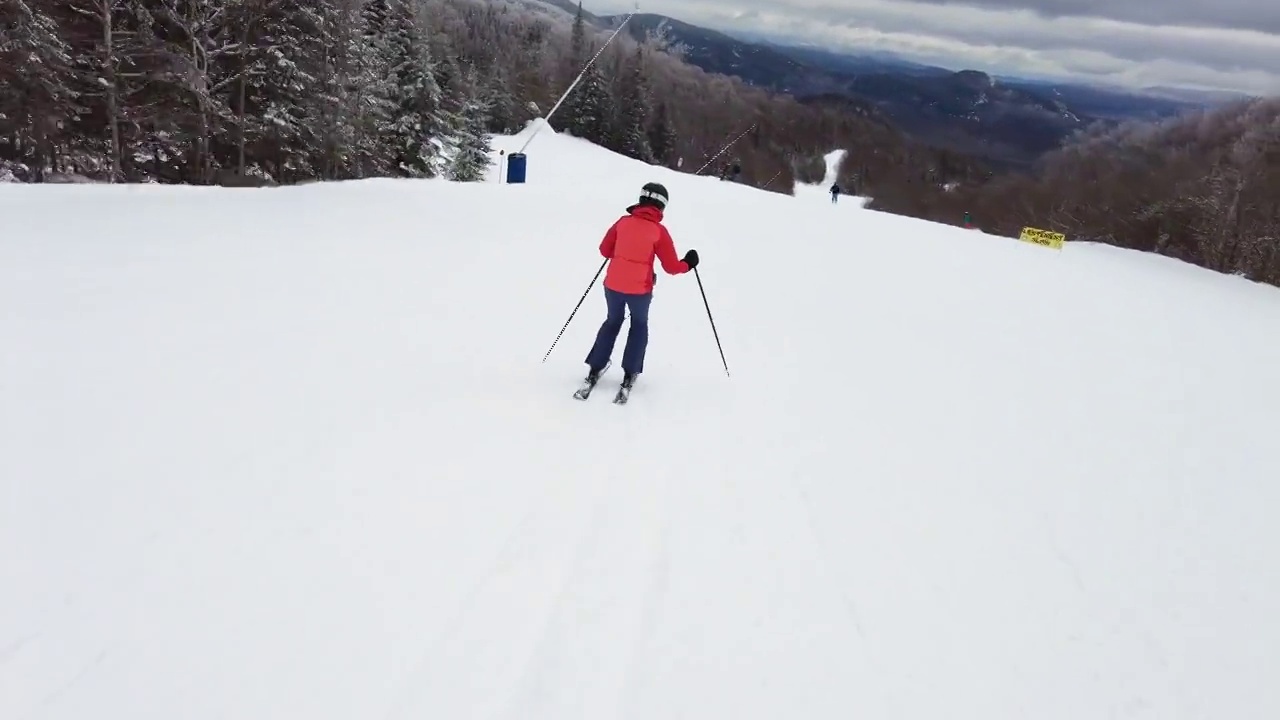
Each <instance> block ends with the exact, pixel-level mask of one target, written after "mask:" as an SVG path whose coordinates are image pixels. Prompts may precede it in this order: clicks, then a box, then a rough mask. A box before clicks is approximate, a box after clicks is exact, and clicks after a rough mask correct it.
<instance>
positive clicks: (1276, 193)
mask: <svg viewBox="0 0 1280 720" xmlns="http://www.w3.org/2000/svg"><path fill="white" fill-rule="evenodd" d="M872 206H873V207H876V208H878V209H883V210H886V211H888V212H895V213H902V214H906V215H912V216H916V217H921V218H928V219H932V220H937V221H940V222H947V223H951V224H960V222H961V221H962V218H963V217H964V213H966V212H968V213H970V214H971V216H972V219H973V223H974V224H975V225H976V226H977V227H979V228H982V229H983V230H986V231H988V232H992V233H995V234H1000V235H1007V236H1013V237H1016V236H1017V235H1018V233H1019V231H1020V230H1021V229H1022V228H1023V227H1025V226H1032V227H1038V228H1042V229H1047V230H1055V231H1058V232H1062V233H1064V234H1066V235H1067V237H1068V240H1069V241H1070V240H1075V241H1090V242H1100V243H1106V244H1109V245H1117V246H1120V247H1125V248H1131V249H1135V250H1142V251H1147V252H1155V253H1159V254H1161V255H1168V256H1171V257H1175V258H1178V259H1181V260H1184V261H1186V262H1190V263H1194V264H1196V265H1201V266H1203V267H1207V268H1210V269H1212V270H1217V271H1220V272H1224V273H1230V274H1237V275H1242V276H1244V277H1247V278H1250V279H1252V280H1256V281H1259V282H1265V283H1269V284H1272V285H1280V98H1270V99H1257V100H1249V101H1243V102H1238V103H1235V104H1232V105H1230V106H1227V107H1222V108H1218V109H1216V110H1212V111H1198V112H1195V113H1192V114H1188V115H1185V116H1182V117H1178V118H1173V119H1169V120H1165V121H1162V122H1158V123H1143V122H1130V123H1126V124H1123V125H1120V126H1118V127H1112V128H1101V127H1099V128H1095V129H1093V130H1091V131H1086V132H1084V133H1082V134H1081V135H1080V136H1078V137H1076V138H1075V139H1073V140H1072V141H1071V142H1069V143H1068V144H1067V145H1066V146H1065V147H1063V148H1062V149H1060V150H1058V151H1055V152H1053V153H1050V154H1049V155H1048V156H1046V157H1045V158H1044V159H1042V160H1041V161H1040V163H1039V164H1038V166H1037V168H1036V169H1035V172H1033V173H1011V174H1008V175H1002V176H999V177H995V178H993V179H991V180H990V181H987V182H979V183H964V184H959V185H956V186H953V187H931V188H929V189H928V190H927V191H926V192H913V193H897V194H891V195H881V196H877V197H876V198H875V200H874V202H873V203H872Z"/></svg>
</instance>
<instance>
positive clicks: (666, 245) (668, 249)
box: [654, 227, 689, 275]
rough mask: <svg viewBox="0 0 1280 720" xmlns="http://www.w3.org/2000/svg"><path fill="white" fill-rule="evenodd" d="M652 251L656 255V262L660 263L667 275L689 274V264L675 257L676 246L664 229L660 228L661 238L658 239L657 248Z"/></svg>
mask: <svg viewBox="0 0 1280 720" xmlns="http://www.w3.org/2000/svg"><path fill="white" fill-rule="evenodd" d="M654 249H655V250H656V251H657V253H658V260H659V261H661V262H662V269H663V270H665V271H666V272H667V274H668V275H679V274H680V273H687V272H689V264H688V263H686V262H685V261H683V260H681V259H680V258H679V257H678V256H677V255H676V244H675V242H674V241H672V239H671V233H669V232H667V229H666V228H665V227H664V228H662V236H661V237H659V238H658V246H657V247H656V248H654Z"/></svg>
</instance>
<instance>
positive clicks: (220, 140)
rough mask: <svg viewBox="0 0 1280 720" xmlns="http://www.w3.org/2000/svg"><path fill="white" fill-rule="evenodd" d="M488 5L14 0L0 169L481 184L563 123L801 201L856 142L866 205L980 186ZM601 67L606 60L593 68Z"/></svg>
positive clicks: (736, 87) (842, 125)
mask: <svg viewBox="0 0 1280 720" xmlns="http://www.w3.org/2000/svg"><path fill="white" fill-rule="evenodd" d="M558 12H559V11H555V12H550V11H547V12H538V11H537V10H535V9H533V8H532V7H530V6H528V5H527V4H523V3H519V2H507V1H502V0H498V1H488V0H62V1H59V2H55V1H54V0H4V2H3V3H2V4H0V175H3V174H7V175H9V176H11V177H13V178H16V179H19V180H25V181H36V182H38V181H46V180H50V179H55V178H57V177H66V176H81V177H85V178H89V179H91V180H105V181H122V182H167V183H195V184H208V183H224V184H227V183H247V184H255V183H266V182H270V183H297V182H305V181H311V180H339V179H350V178H365V177H385V176H391V177H448V178H451V179H455V180H476V179H479V178H480V177H482V176H483V173H484V170H485V168H486V167H487V166H488V155H487V154H488V151H489V144H488V142H489V141H488V139H487V135H488V134H489V133H504V134H509V133H513V132H517V131H519V130H521V129H523V128H524V127H525V126H526V124H527V123H528V122H529V121H530V120H532V119H534V118H536V117H539V116H541V115H544V114H545V113H547V112H548V111H549V110H550V109H551V108H552V107H553V106H554V104H555V103H556V101H557V100H558V99H559V98H560V96H561V95H562V94H563V93H564V91H565V90H566V89H567V88H568V87H569V86H570V84H571V83H572V82H573V80H574V78H576V77H577V75H578V73H579V72H580V71H581V70H582V68H583V67H584V66H585V65H586V63H587V61H588V60H589V59H591V58H596V59H595V62H594V63H593V64H592V65H591V68H590V69H589V70H588V72H587V73H586V75H585V76H584V77H583V78H582V80H581V82H580V83H579V84H578V86H577V87H575V88H574V91H573V93H572V94H570V95H569V97H568V99H567V100H566V101H565V103H564V105H563V106H562V107H561V108H560V109H559V110H558V111H557V112H556V114H555V115H554V116H553V117H552V120H551V122H552V125H553V127H555V128H556V129H557V130H567V131H569V132H571V133H573V134H574V135H576V136H579V137H583V138H585V139H587V140H590V141H592V142H595V143H597V144H600V145H602V146H604V147H607V148H609V149H611V150H614V151H616V152H620V153H623V154H626V155H628V156H631V157H635V158H637V159H640V160H643V161H646V162H650V163H654V164H659V165H664V166H667V167H671V168H678V169H682V170H684V171H687V172H693V171H697V170H699V169H700V168H701V167H702V166H703V165H704V164H706V163H707V162H708V161H709V160H711V159H712V158H713V157H714V156H715V155H716V154H717V153H718V152H720V151H721V149H723V148H724V146H725V145H726V144H727V143H729V142H730V141H731V140H733V139H735V138H739V137H740V139H739V140H737V142H736V143H734V145H733V147H732V148H730V149H729V151H728V152H726V153H725V154H724V155H723V156H721V157H720V158H718V159H716V162H715V164H714V165H713V166H712V167H711V168H708V170H707V172H708V173H712V172H715V171H716V170H717V169H718V166H719V165H720V164H721V163H724V164H728V163H734V164H737V165H738V166H739V167H740V168H741V169H742V173H741V175H740V176H739V177H738V180H739V181H740V182H744V183H747V184H751V185H753V186H756V187H760V188H765V189H768V190H772V191H776V192H790V191H791V188H792V187H793V184H794V182H795V181H796V180H797V179H801V180H807V181H816V180H819V179H821V174H822V163H821V160H820V158H821V156H822V155H823V154H825V153H826V152H829V151H830V150H832V149H835V148H846V149H848V150H850V151H851V153H852V154H854V155H855V156H857V157H858V158H859V164H858V167H857V170H856V175H857V177H856V179H855V178H850V181H851V182H856V183H858V184H859V186H860V187H861V188H862V189H864V190H867V191H870V190H872V189H880V188H884V189H886V192H887V189H888V188H891V187H895V186H898V185H903V186H915V185H917V184H919V183H923V182H929V181H942V180H956V179H963V178H972V177H975V176H977V175H980V174H981V171H980V168H979V166H978V165H977V164H976V163H973V162H971V161H968V160H966V159H963V158H961V157H960V156H957V155H955V154H953V153H947V152H943V151H937V150H933V149H931V148H928V147H926V146H924V145H922V144H920V143H916V142H913V141H911V140H909V139H908V138H907V137H905V136H904V135H903V134H902V133H900V132H898V131H897V130H896V129H895V128H894V127H893V126H892V125H891V124H890V123H888V122H887V121H885V120H884V119H883V118H880V117H878V116H877V115H876V114H875V113H874V111H872V110H870V109H868V108H866V107H861V106H852V105H849V104H848V103H847V102H846V101H840V100H832V101H830V102H822V101H818V102H806V103H801V102H798V101H796V100H794V99H792V98H789V97H783V96H775V95H771V94H769V93H767V92H765V91H762V90H759V89H756V88H752V87H750V86H747V85H746V84H744V83H742V82H741V81H738V80H736V79H731V78H727V77H724V76H719V75H711V74H708V73H706V72H703V71H702V70H700V69H698V68H695V67H693V66H692V65H690V64H688V63H685V62H684V61H683V60H682V59H681V54H682V48H680V47H679V46H678V45H676V44H674V43H672V42H670V41H669V39H667V38H666V37H665V36H663V35H662V34H661V33H649V34H647V35H646V36H644V37H641V38H633V37H631V36H630V35H628V34H625V33H623V34H619V35H618V36H617V37H616V38H615V40H614V41H613V42H612V43H610V44H609V46H608V48H607V49H606V50H605V51H604V52H599V51H600V50H601V48H602V47H603V46H604V41H605V39H606V38H607V35H605V34H604V33H603V32H602V31H600V30H599V29H597V28H593V27H589V26H586V25H585V24H584V23H583V22H582V21H581V15H580V16H579V19H578V21H577V22H574V21H573V19H572V18H571V17H569V16H566V15H563V14H557V13H558ZM597 54H598V57H597Z"/></svg>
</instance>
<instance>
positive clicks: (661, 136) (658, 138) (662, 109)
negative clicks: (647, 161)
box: [648, 103, 676, 167]
mask: <svg viewBox="0 0 1280 720" xmlns="http://www.w3.org/2000/svg"><path fill="white" fill-rule="evenodd" d="M648 134H649V149H650V150H651V151H652V153H653V158H654V160H656V161H657V162H658V163H660V164H662V165H666V166H668V167H670V166H671V162H672V160H673V159H674V157H673V156H674V155H675V151H676V132H675V129H674V128H673V127H672V123H671V117H670V115H669V113H668V111H667V105H666V103H661V104H659V105H658V109H657V112H655V113H654V115H653V122H652V124H650V125H649V133H648Z"/></svg>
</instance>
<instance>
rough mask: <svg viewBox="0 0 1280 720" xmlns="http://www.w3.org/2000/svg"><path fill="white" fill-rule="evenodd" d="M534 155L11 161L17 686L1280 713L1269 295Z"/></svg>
mask: <svg viewBox="0 0 1280 720" xmlns="http://www.w3.org/2000/svg"><path fill="white" fill-rule="evenodd" d="M498 143H499V147H502V148H505V149H507V150H508V151H511V150H514V149H516V148H518V147H519V146H520V145H521V144H522V139H521V138H505V139H499V141H498ZM529 153H530V168H529V183H528V184H526V185H523V186H507V185H502V184H498V183H496V182H491V183H488V184H483V185H469V186H468V185H454V184H448V183H444V182H392V181H370V182H359V183H342V184H331V185H311V186H307V187H298V188H281V189H274V190H214V189H195V188H168V187H125V188H121V187H80V186H74V187H72V186H61V187H27V186H10V187H5V188H3V189H0V216H3V217H4V218H5V231H4V232H3V233H0V583H2V584H0V717H2V718H5V720H27V719H28V718H33V719H34V718H40V719H42V720H44V719H49V720H64V719H65V720H85V719H86V718H95V720H126V719H127V720H152V719H154V720H173V719H174V718H183V720H203V719H205V718H210V719H211V718H237V719H240V718H245V719H247V718H285V717H288V718H308V720H321V719H328V718H333V719H343V720H346V719H349V718H362V719H365V720H367V719H371V718H379V719H381V718H395V719H399V718H425V717H430V718H441V719H442V720H443V719H445V718H447V719H449V720H462V719H465V718H504V719H505V718H511V719H513V720H514V719H516V718H520V719H540V718H557V719H558V720H564V719H567V718H584V719H586V718H591V719H593V720H597V719H603V718H665V719H674V718H698V719H705V718H739V719H756V718H761V719H763V718H769V719H774V718H782V717H786V718H841V719H843V718H887V719H889V718H891V719H894V720H916V719H919V720H937V719H939V718H948V719H949V720H970V719H972V720H1005V719H1012V718H1019V719H1022V718H1035V719H1036V720H1057V719H1061V720H1082V719H1084V718H1089V719H1093V718H1111V717H1116V718H1152V719H1159V720H1182V719H1189V718H1206V719H1210V718H1211V719H1213V720H1221V719H1223V718H1231V719H1232V720H1251V719H1255V718H1256V719H1259V720H1261V719H1263V718H1275V717H1280V683H1277V682H1276V678H1278V677H1280V623H1276V622H1275V619H1274V615H1275V609H1276V608H1277V607H1280V530H1277V529H1276V524H1275V521H1274V512H1275V508H1276V507H1277V505H1278V504H1280V484H1278V483H1277V482H1276V465H1275V453H1274V448H1275V430H1276V428H1277V427H1280V384H1277V383H1276V382H1275V368H1276V367H1277V366H1280V339H1277V335H1276V332H1275V328H1276V327H1277V326H1278V324H1280V292H1277V291H1276V290H1275V289H1274V288H1268V287H1261V286H1257V285H1253V284H1250V283H1248V282H1245V281H1242V280H1239V279H1236V278H1229V277H1223V276H1219V275H1214V274H1211V273H1208V272H1206V271H1202V270H1199V269H1196V268H1193V267H1190V266H1186V265H1182V264H1179V263H1176V262H1173V261H1170V260H1166V259H1161V258H1155V257H1150V256H1144V255H1139V254H1136V253H1131V252H1126V251H1122V250H1118V249H1114V248H1109V247H1100V246H1091V245H1070V246H1068V247H1067V248H1066V249H1065V250H1064V251H1062V252H1055V251H1051V250H1046V249H1043V248H1040V247H1036V246H1032V245H1028V244H1023V243H1019V242H1017V241H1016V240H1009V239H1001V238H993V237H990V236H984V235H981V234H979V233H974V232H972V231H965V230H962V229H958V228H950V227H945V226H940V225H933V224H928V223H923V222H919V221H915V220H911V219H907V218H901V217H895V216H890V215H885V214H881V213H876V212H872V211H868V210H864V209H862V208H859V207H858V206H857V204H856V203H848V204H845V203H841V204H840V205H838V206H835V207H833V206H831V204H830V203H829V200H828V198H827V197H826V196H825V194H816V193H815V194H813V195H811V196H803V195H802V196H801V197H797V198H793V197H788V196H782V195H775V194H765V193H760V192H758V191H754V190H751V189H749V188H746V187H743V186H740V185H737V184H733V183H725V182H720V181H718V180H716V179H713V178H695V177H689V176H687V175H677V174H674V173H669V172H666V171H663V170H660V169H655V168H651V167H647V166H643V165H640V164H636V163H634V162H631V161H629V160H626V159H623V158H620V157H618V156H615V155H612V154H609V153H607V152H604V151H602V150H599V149H597V148H594V147H592V146H590V145H588V144H586V143H584V142H582V141H578V140H574V139H571V138H565V137H560V136H556V135H555V134H553V133H551V132H550V131H544V132H543V133H542V134H541V135H539V137H538V138H537V139H536V140H535V141H534V143H533V145H532V146H531V147H530V149H529ZM495 172H496V170H495ZM649 180H658V181H661V182H663V183H665V184H666V185H667V187H668V188H669V189H670V191H671V193H672V202H671V207H670V209H669V213H668V221H669V226H670V228H671V230H672V233H673V234H674V236H675V238H676V243H677V246H678V248H679V250H680V251H681V252H683V251H684V250H685V249H687V248H689V247H696V248H697V249H698V250H699V251H700V253H701V255H702V257H703V265H702V267H701V268H700V272H701V276H702V280H703V283H704V285H705V289H706V293H707V298H708V300H709V301H710V303H711V309H712V311H713V312H714V313H715V321H716V325H717V327H718V329H719V331H720V336H721V338H722V339H723V341H724V346H725V352H726V355H727V358H728V363H729V368H730V370H731V371H732V378H726V377H725V373H724V370H723V368H722V367H721V364H720V357H719V354H718V353H717V351H716V347H715V343H714V341H713V339H712V334H711V329H710V325H709V323H708V321H707V316H706V313H705V311H704V309H703V305H702V299H701V295H700V294H699V291H698V286H697V283H696V282H695V280H694V278H693V277H692V276H681V277H670V276H666V275H660V276H659V283H658V286H657V292H656V296H655V300H654V305H653V309H652V319H651V323H652V344H651V348H650V355H649V360H648V368H647V372H646V373H645V375H644V376H643V377H642V378H641V380H640V383H639V384H638V386H637V389H636V391H635V393H634V394H633V395H632V398H631V403H630V404H629V405H627V406H625V407H616V406H614V405H611V404H610V403H609V401H608V398H609V395H610V394H611V391H612V389H613V387H614V386H615V384H616V381H617V379H618V377H619V376H620V373H619V372H618V371H617V366H616V365H615V368H614V370H613V371H611V375H610V377H609V379H608V380H607V381H606V383H605V384H604V385H603V387H602V390H601V391H598V392H597V394H596V395H595V396H593V397H592V398H591V399H590V400H589V401H588V402H586V403H582V402H578V401H575V400H573V399H572V398H571V393H572V391H573V389H574V387H575V385H576V383H577V381H578V379H579V378H580V377H581V375H582V373H583V372H584V370H585V368H584V366H583V365H582V358H583V357H584V356H585V354H586V352H587V348H588V345H589V344H590V342H591V338H592V337H593V335H594V332H595V329H596V327H597V325H598V323H599V322H600V320H601V319H602V317H603V310H604V308H603V301H602V299H601V294H600V288H599V285H597V286H596V287H595V288H594V289H593V290H592V292H591V294H590V296H589V297H588V299H587V302H586V303H584V305H583V307H582V309H581V310H580V311H579V313H578V315H577V317H576V318H575V319H574V321H573V323H572V324H571V325H570V326H569V328H568V330H567V331H566V333H565V335H564V337H563V339H561V341H560V343H559V345H558V346H557V348H556V350H555V352H554V353H553V354H552V355H551V358H550V359H549V360H548V361H547V362H546V364H541V362H540V361H541V359H542V357H543V355H544V353H545V352H546V350H547V348H548V346H549V345H550V343H551V341H552V340H553V339H554V337H555V334H556V332H558V331H559V329H560V327H561V326H562V325H563V324H564V321H565V319H566V318H567V316H568V314H569V312H570V310H572V308H573V306H574V304H575V303H576V302H577V301H578V299H579V298H580V297H581V295H582V292H583V290H584V289H585V288H586V286H587V284H588V282H590V280H591V277H592V275H593V274H594V273H595V272H596V269H597V268H598V267H599V264H600V258H599V256H598V254H597V252H596V246H597V244H598V242H599V239H600V236H601V234H602V233H603V231H604V230H605V228H606V227H607V226H608V224H609V223H610V222H612V221H613V220H614V219H615V218H616V217H617V216H618V214H619V213H620V212H621V210H622V208H623V207H625V206H626V205H627V204H628V203H629V202H630V201H631V200H632V199H633V198H634V196H635V194H636V190H637V188H639V186H640V185H641V184H642V183H643V182H646V181H649ZM832 213H840V214H841V215H840V219H839V221H838V222H833V216H832V215H831V214H832ZM847 213H853V214H852V215H849V214H847ZM832 228H837V229H838V230H839V233H840V234H833V232H832ZM620 357H621V343H620V344H619V346H618V350H617V351H616V354H615V363H616V362H617V361H618V360H619V359H620Z"/></svg>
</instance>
